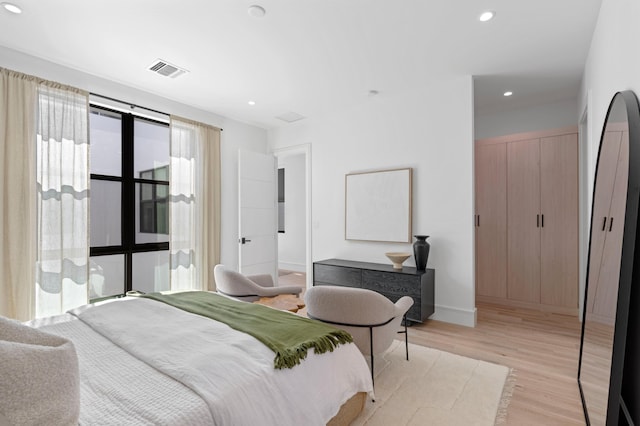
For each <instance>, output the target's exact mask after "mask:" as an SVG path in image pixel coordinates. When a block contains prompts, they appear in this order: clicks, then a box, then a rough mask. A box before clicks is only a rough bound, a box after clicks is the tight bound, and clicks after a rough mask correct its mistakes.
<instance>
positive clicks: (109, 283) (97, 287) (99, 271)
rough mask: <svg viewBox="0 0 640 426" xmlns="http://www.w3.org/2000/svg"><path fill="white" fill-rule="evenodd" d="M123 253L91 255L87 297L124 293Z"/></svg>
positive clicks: (94, 297)
mask: <svg viewBox="0 0 640 426" xmlns="http://www.w3.org/2000/svg"><path fill="white" fill-rule="evenodd" d="M124 288H125V287H124V254H114V255H107V256H91V257H90V262H89V299H98V298H101V297H108V296H116V295H120V294H124V292H125V290H124Z"/></svg>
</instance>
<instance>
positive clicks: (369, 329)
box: [305, 285, 413, 380]
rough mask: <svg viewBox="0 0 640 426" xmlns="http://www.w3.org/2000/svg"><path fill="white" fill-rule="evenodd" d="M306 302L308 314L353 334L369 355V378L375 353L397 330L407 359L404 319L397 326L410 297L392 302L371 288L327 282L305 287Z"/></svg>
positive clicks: (407, 306) (354, 339)
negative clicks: (402, 339) (401, 338)
mask: <svg viewBox="0 0 640 426" xmlns="http://www.w3.org/2000/svg"><path fill="white" fill-rule="evenodd" d="M305 303H306V305H307V316H308V317H309V318H312V319H316V320H319V321H322V322H326V323H330V324H334V325H335V326H337V327H339V328H341V329H344V330H346V331H348V332H349V333H350V334H351V335H352V336H353V341H354V343H355V344H356V345H357V346H358V348H359V349H360V351H361V352H362V353H363V354H364V355H369V356H370V360H371V379H372V380H373V371H374V370H373V361H374V354H380V353H382V352H384V351H386V350H387V349H388V348H389V346H390V345H391V343H392V342H393V340H394V338H395V337H396V335H397V333H404V340H405V350H406V356H407V361H408V360H409V342H408V338H407V324H406V323H407V322H406V321H405V324H404V331H399V330H400V323H401V321H402V319H403V318H404V317H405V315H406V313H407V311H408V310H409V308H411V306H412V305H413V299H412V298H411V297H409V296H404V297H401V298H400V299H399V300H398V301H397V302H396V303H393V302H392V301H391V300H389V299H387V298H386V297H385V296H383V295H382V294H380V293H377V292H375V291H372V290H367V289H362V288H352V287H339V286H329V285H326V286H316V287H313V288H310V289H308V290H307V292H306V294H305Z"/></svg>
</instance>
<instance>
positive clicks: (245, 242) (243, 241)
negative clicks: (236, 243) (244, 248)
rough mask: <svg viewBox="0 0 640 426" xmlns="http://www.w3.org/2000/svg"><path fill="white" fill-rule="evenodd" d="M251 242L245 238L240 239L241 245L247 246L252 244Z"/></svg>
mask: <svg viewBox="0 0 640 426" xmlns="http://www.w3.org/2000/svg"><path fill="white" fill-rule="evenodd" d="M250 242H251V240H247V239H246V238H245V237H242V238H240V244H247V243H250Z"/></svg>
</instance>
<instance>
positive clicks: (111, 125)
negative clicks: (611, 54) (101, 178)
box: [89, 108, 122, 176]
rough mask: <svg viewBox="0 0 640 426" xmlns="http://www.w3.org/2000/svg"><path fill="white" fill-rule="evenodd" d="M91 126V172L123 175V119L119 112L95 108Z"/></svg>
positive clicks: (90, 117)
mask: <svg viewBox="0 0 640 426" xmlns="http://www.w3.org/2000/svg"><path fill="white" fill-rule="evenodd" d="M89 125H90V127H91V145H90V152H91V173H93V174H98V175H108V176H122V144H121V141H122V119H121V118H120V115H119V114H114V113H111V112H109V111H104V110H98V109H95V108H93V109H92V110H91V114H90V115H89Z"/></svg>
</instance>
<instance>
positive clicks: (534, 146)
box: [475, 127, 578, 315]
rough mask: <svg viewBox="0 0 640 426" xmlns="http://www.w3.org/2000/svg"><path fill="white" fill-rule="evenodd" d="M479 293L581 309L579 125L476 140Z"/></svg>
mask: <svg viewBox="0 0 640 426" xmlns="http://www.w3.org/2000/svg"><path fill="white" fill-rule="evenodd" d="M475 183H476V217H475V225H476V299H477V300H478V301H483V302H490V303H500V304H507V305H512V306H521V307H530V308H536V309H541V310H548V311H553V312H559V313H566V314H573V315H577V312H578V135H577V128H575V127H571V128H567V129H558V130H551V131H544V132H535V133H522V134H515V135H508V136H502V137H499V138H491V139H482V140H477V141H476V146H475Z"/></svg>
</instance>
